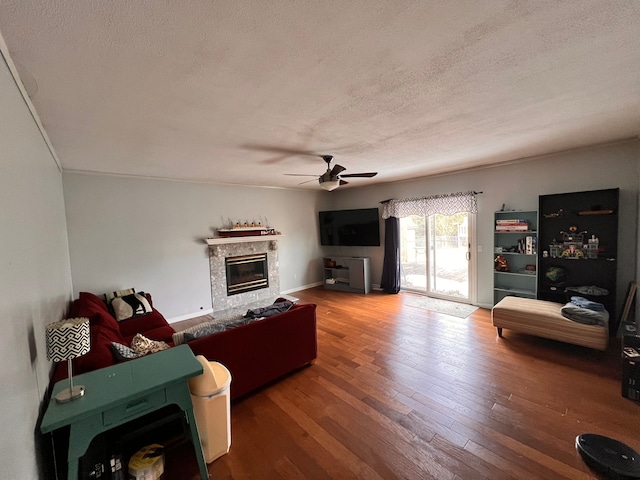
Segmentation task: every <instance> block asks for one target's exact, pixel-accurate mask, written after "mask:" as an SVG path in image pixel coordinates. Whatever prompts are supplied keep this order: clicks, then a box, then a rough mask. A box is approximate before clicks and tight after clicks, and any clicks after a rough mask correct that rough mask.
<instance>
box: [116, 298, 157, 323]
mask: <svg viewBox="0 0 640 480" xmlns="http://www.w3.org/2000/svg"><path fill="white" fill-rule="evenodd" d="M111 308H113V314H114V316H115V317H116V320H117V321H118V322H121V321H122V320H126V319H128V318H132V317H139V316H141V315H146V314H147V313H151V305H149V301H148V300H147V298H146V297H145V296H144V292H140V293H132V294H129V295H124V296H122V297H116V298H114V299H113V300H112V301H111Z"/></svg>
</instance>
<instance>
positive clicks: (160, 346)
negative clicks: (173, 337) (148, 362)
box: [131, 333, 170, 355]
mask: <svg viewBox="0 0 640 480" xmlns="http://www.w3.org/2000/svg"><path fill="white" fill-rule="evenodd" d="M167 348H170V347H169V344H168V343H167V342H160V341H157V340H151V339H150V338H147V337H145V336H144V335H142V334H141V333H137V334H136V336H135V337H133V340H131V349H132V350H133V351H134V352H136V353H139V354H140V355H147V354H148V353H155V352H160V351H162V350H166V349H167Z"/></svg>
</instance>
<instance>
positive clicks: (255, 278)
mask: <svg viewBox="0 0 640 480" xmlns="http://www.w3.org/2000/svg"><path fill="white" fill-rule="evenodd" d="M225 265H226V270H227V296H229V295H236V294H238V293H243V292H249V291H251V290H258V289H260V288H269V275H268V272H269V270H268V269H267V254H266V253H260V254H256V255H243V256H240V257H228V258H226V259H225Z"/></svg>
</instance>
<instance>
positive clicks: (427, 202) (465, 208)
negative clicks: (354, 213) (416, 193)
mask: <svg viewBox="0 0 640 480" xmlns="http://www.w3.org/2000/svg"><path fill="white" fill-rule="evenodd" d="M458 212H469V213H478V202H477V200H476V192H458V193H446V194H443V195H432V196H430V197H420V198H403V199H400V200H395V199H394V200H388V201H387V202H385V203H384V206H383V207H382V218H385V219H386V218H389V217H397V218H403V217H408V216H409V215H420V216H423V217H428V216H429V215H434V214H436V213H439V214H441V215H453V214H454V213H458Z"/></svg>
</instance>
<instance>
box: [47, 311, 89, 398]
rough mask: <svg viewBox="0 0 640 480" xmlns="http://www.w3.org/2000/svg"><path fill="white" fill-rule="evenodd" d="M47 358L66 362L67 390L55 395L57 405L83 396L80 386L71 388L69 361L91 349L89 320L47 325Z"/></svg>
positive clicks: (73, 319) (67, 320)
mask: <svg viewBox="0 0 640 480" xmlns="http://www.w3.org/2000/svg"><path fill="white" fill-rule="evenodd" d="M45 328H46V332H47V358H48V359H49V360H53V361H54V362H62V361H64V360H66V361H67V369H68V372H69V388H68V389H64V390H62V391H61V392H60V393H58V395H56V401H57V402H58V403H66V402H69V401H71V400H75V399H76V398H79V397H81V396H82V395H84V387H83V386H82V385H76V386H75V387H74V386H73V377H72V367H71V361H72V360H73V359H74V358H78V357H81V356H82V355H85V354H86V353H88V352H89V350H90V348H91V330H90V328H89V319H88V318H84V317H79V318H67V319H64V320H60V321H59V322H53V323H50V324H49V325H47V326H46V327H45Z"/></svg>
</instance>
